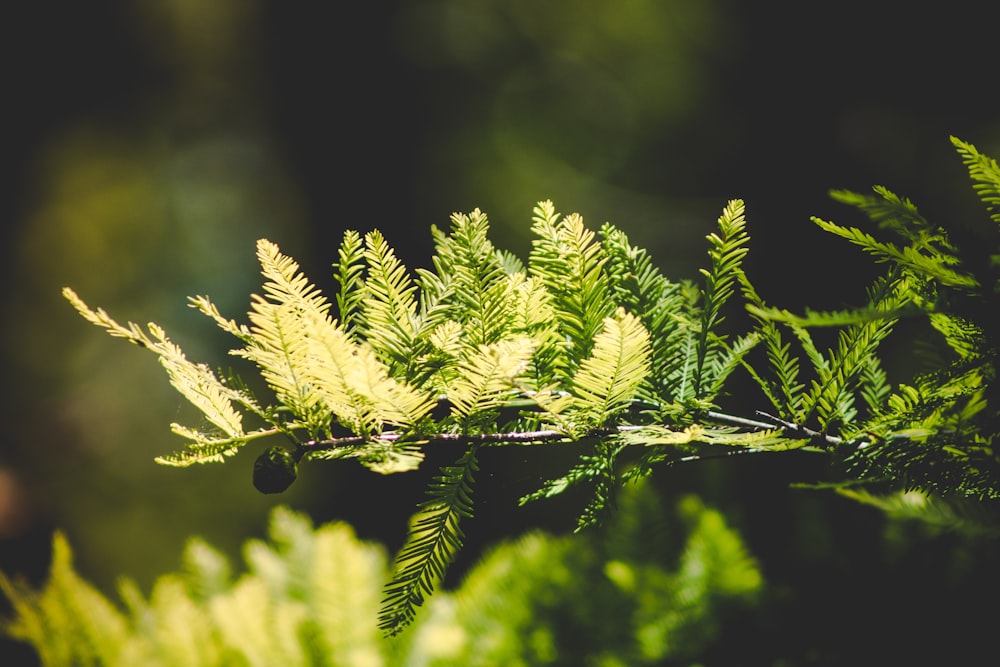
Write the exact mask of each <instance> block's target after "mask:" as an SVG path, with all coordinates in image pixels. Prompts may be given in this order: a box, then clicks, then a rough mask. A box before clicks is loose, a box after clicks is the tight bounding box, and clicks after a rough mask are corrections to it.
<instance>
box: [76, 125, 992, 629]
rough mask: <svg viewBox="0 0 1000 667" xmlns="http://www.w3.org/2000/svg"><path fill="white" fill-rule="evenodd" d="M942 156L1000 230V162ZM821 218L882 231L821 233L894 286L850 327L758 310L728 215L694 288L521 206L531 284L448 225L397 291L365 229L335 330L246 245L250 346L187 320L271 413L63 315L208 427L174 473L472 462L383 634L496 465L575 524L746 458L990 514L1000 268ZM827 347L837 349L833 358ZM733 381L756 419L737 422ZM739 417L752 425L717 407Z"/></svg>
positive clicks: (131, 333) (876, 203)
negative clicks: (153, 370)
mask: <svg viewBox="0 0 1000 667" xmlns="http://www.w3.org/2000/svg"><path fill="white" fill-rule="evenodd" d="M952 142H953V144H954V146H955V147H956V149H957V151H958V153H959V155H960V156H961V158H962V159H963V161H964V162H965V164H966V166H967V167H968V170H969V173H970V175H971V178H972V180H973V184H974V185H973V187H974V189H975V192H976V193H977V194H978V196H979V198H980V199H981V201H982V202H983V203H984V204H985V205H986V207H987V212H988V214H989V216H990V217H991V219H992V220H993V222H994V223H1000V210H998V208H997V207H998V202H1000V169H998V167H997V163H996V162H995V161H994V160H992V159H990V158H988V157H986V156H984V155H982V154H980V153H979V152H978V151H977V150H976V149H975V148H974V147H973V146H972V145H970V144H967V143H965V142H962V141H960V140H958V139H955V138H953V139H952ZM832 196H833V197H834V198H835V199H836V200H838V201H840V202H843V203H845V204H848V205H850V206H853V207H855V208H857V209H859V210H860V211H861V212H863V213H864V214H865V215H866V216H867V217H868V218H870V220H871V222H872V223H873V227H874V228H873V229H872V230H870V231H866V230H862V229H859V228H854V227H846V226H842V225H839V224H836V223H833V222H829V221H826V220H821V219H818V218H817V219H814V222H815V224H816V225H817V226H818V227H819V228H820V229H822V230H824V231H826V232H828V233H830V234H833V235H834V236H837V237H840V238H842V239H845V240H846V241H848V242H850V243H853V244H855V245H857V246H858V247H859V248H860V250H861V251H863V252H864V253H867V254H868V255H870V256H871V257H872V259H873V260H874V261H875V262H876V263H877V264H878V265H879V266H883V267H884V271H883V272H882V274H881V275H880V276H879V277H878V278H877V279H875V280H874V281H873V283H872V284H871V285H870V286H869V288H868V290H867V298H866V300H865V303H864V304H863V305H862V306H860V307H858V308H855V309H850V310H841V311H835V312H827V311H814V310H808V309H807V310H806V311H805V312H804V313H803V314H794V313H792V312H789V311H788V310H784V309H780V308H776V307H773V306H771V305H769V304H768V303H766V302H765V301H764V300H763V298H762V297H761V296H760V295H759V294H758V292H757V290H756V289H755V287H754V286H753V283H752V282H751V280H750V278H749V276H748V275H747V274H746V272H745V271H744V268H743V260H744V258H745V257H746V255H747V252H748V249H749V235H748V232H747V220H746V212H745V208H744V203H743V202H742V201H740V200H733V201H730V202H729V203H728V204H727V205H726V206H725V207H724V209H723V211H722V213H721V215H720V216H719V218H718V223H717V228H716V230H715V231H714V232H713V233H711V234H709V235H708V237H707V240H708V257H707V262H706V266H705V268H704V269H702V271H701V276H700V279H699V280H676V281H675V280H670V279H668V278H667V277H665V276H664V275H663V274H662V273H661V272H660V270H659V269H657V268H656V266H655V264H654V262H653V259H652V258H651V257H650V256H649V254H648V253H647V252H646V251H645V250H643V249H642V248H638V247H636V246H634V245H632V244H631V243H630V242H629V240H628V238H627V236H626V235H625V233H624V232H622V231H621V230H620V229H618V228H617V227H614V226H613V225H611V224H610V223H605V224H604V225H603V226H602V227H601V228H600V229H599V230H598V231H597V232H595V231H592V230H591V229H589V228H588V227H586V226H585V224H584V221H583V218H582V217H581V216H580V215H578V214H570V215H561V214H559V213H558V212H557V211H556V209H555V207H554V205H553V204H552V203H551V202H548V201H545V202H541V203H539V204H538V206H537V207H536V208H535V210H534V216H533V224H532V227H531V231H532V232H533V235H534V240H533V245H532V248H531V251H530V254H529V256H528V258H527V261H526V262H524V261H522V260H521V259H520V258H518V257H516V256H514V255H512V254H511V253H509V252H506V251H503V250H501V249H498V248H496V247H494V245H493V244H492V242H491V241H490V240H489V237H488V232H489V225H488V221H487V217H486V215H485V214H484V213H482V212H481V211H479V210H475V211H473V212H471V213H469V214H455V215H453V216H452V218H451V226H450V228H449V229H448V230H447V231H445V230H441V229H438V228H436V227H435V228H432V230H431V233H432V235H433V239H434V242H435V253H434V256H433V258H432V263H431V268H428V269H417V270H415V271H409V270H408V269H407V268H406V267H405V266H404V265H403V264H402V263H401V262H400V260H399V259H398V258H397V257H396V255H395V254H394V252H393V250H392V248H391V247H390V246H389V245H388V243H387V241H386V239H385V238H384V237H383V236H382V234H381V233H379V232H378V231H373V232H370V233H368V234H366V235H364V236H363V237H362V236H360V235H359V234H358V233H356V232H353V231H348V232H346V233H345V234H344V237H343V242H342V243H341V245H340V248H339V250H338V253H337V262H336V263H335V265H334V276H335V277H336V279H337V281H338V283H339V292H338V294H337V295H336V306H337V308H336V311H334V309H333V306H332V304H331V302H330V301H328V300H327V299H326V297H324V296H323V295H322V294H321V293H320V292H319V291H318V290H317V289H316V288H315V287H314V286H313V285H312V283H310V282H309V280H308V279H307V278H306V277H305V276H304V275H303V274H302V273H301V271H300V269H299V266H298V265H297V264H296V263H295V261H294V260H292V259H291V258H289V257H287V256H285V255H283V254H282V253H281V252H280V250H279V248H278V247H277V246H276V245H275V244H273V243H271V242H270V241H267V240H261V241H260V242H259V243H258V245H257V256H258V259H259V261H260V265H261V270H262V274H263V277H264V284H263V288H262V293H261V294H255V295H253V296H252V297H251V303H250V311H249V314H248V321H249V323H248V324H243V323H239V322H237V321H235V320H232V319H228V318H227V317H226V316H224V315H222V314H221V313H220V312H219V311H218V309H217V308H216V307H215V305H214V304H213V303H212V301H211V300H210V299H209V298H208V297H206V296H198V297H194V298H192V299H191V300H190V305H191V306H192V307H193V308H195V309H197V310H199V311H200V312H201V313H203V314H205V315H206V316H208V317H210V318H212V319H213V320H214V321H215V322H216V323H217V324H218V325H219V327H220V328H221V329H223V330H224V331H226V332H227V333H229V334H230V335H232V336H233V337H235V338H236V339H237V341H238V342H239V346H238V347H236V348H235V349H234V350H233V351H232V354H234V355H235V356H238V357H242V358H244V359H245V360H247V361H248V362H250V363H251V364H252V365H253V366H255V367H256V369H257V370H258V371H259V373H260V375H261V376H262V378H263V380H264V382H265V383H266V385H267V386H268V387H269V388H270V392H269V393H268V395H267V396H266V397H261V396H255V395H253V394H251V393H250V391H249V390H248V389H246V385H244V384H243V383H242V382H238V381H233V380H229V379H226V378H225V377H224V376H223V375H222V374H220V373H217V372H215V371H213V370H212V369H210V368H209V367H207V366H205V365H203V364H198V363H195V362H192V361H190V360H188V359H187V358H186V357H185V355H184V353H183V352H182V351H181V349H180V348H178V347H177V346H176V345H175V344H174V343H172V342H171V341H170V339H169V338H168V337H167V335H166V334H165V332H164V330H163V329H162V328H161V327H159V326H158V325H155V324H150V325H148V327H146V328H143V327H140V326H138V325H136V324H134V323H129V324H127V325H121V324H119V323H118V322H116V321H115V320H114V319H112V318H111V317H110V316H109V315H108V314H107V313H106V312H105V311H104V310H102V309H100V308H98V309H92V308H90V307H89V306H88V305H86V303H85V302H84V301H83V300H82V299H81V298H80V297H78V296H77V295H76V294H75V293H74V292H73V291H72V290H70V289H69V288H67V289H65V291H64V294H65V296H66V298H67V299H69V301H70V302H71V303H72V304H73V306H74V307H76V309H77V310H78V311H79V312H80V313H81V314H82V315H83V317H85V318H86V319H87V320H89V321H90V322H92V323H94V324H96V325H98V326H100V327H102V328H104V329H106V330H107V331H108V333H110V334H111V335H112V336H116V337H120V338H124V339H126V340H128V341H130V342H132V343H135V344H137V345H139V346H140V347H143V348H146V349H147V350H149V351H151V352H153V353H154V354H156V355H157V357H158V358H159V360H160V363H161V364H162V365H163V366H164V368H165V369H166V371H167V375H168V377H169V380H170V382H171V383H172V384H173V386H174V387H176V389H177V390H178V391H179V392H180V393H181V394H182V395H183V396H185V397H186V398H187V399H188V400H189V401H190V402H191V403H192V404H193V405H194V406H195V407H197V408H198V409H199V410H200V411H201V412H202V413H203V415H204V420H203V422H202V423H203V424H205V425H204V426H202V427H200V428H193V427H188V426H181V425H178V424H174V425H173V426H172V428H173V430H174V432H175V433H177V434H178V435H180V436H181V437H182V438H184V439H185V440H186V441H187V445H186V448H184V449H183V450H181V451H179V452H176V453H173V454H168V455H164V456H160V457H159V458H157V459H156V460H157V461H158V462H159V463H162V464H164V465H170V466H180V467H183V466H190V465H193V464H198V463H208V462H217V461H223V460H224V459H226V458H227V457H230V456H233V455H235V454H237V453H238V452H239V451H240V449H241V448H242V447H243V446H244V445H246V444H247V443H248V442H251V441H253V440H258V439H262V438H275V439H277V441H278V444H275V445H273V446H272V447H271V448H270V449H268V450H267V452H265V453H264V454H263V455H261V457H260V459H258V461H257V465H256V466H255V470H254V482H255V484H256V485H257V487H258V488H259V489H260V490H261V491H263V492H265V493H270V492H278V491H281V490H284V488H286V487H287V486H288V485H289V484H290V483H292V481H293V480H294V479H295V471H296V468H297V466H299V465H302V464H303V463H305V462H307V461H311V460H317V459H356V460H357V461H358V462H360V463H361V464H363V465H364V466H366V467H367V468H369V469H370V470H372V471H374V472H376V473H382V474H389V473H402V472H405V471H409V470H413V469H415V468H416V467H417V466H418V465H420V462H421V460H422V458H423V456H424V454H425V452H426V451H427V448H429V447H433V446H435V445H436V444H440V443H443V442H449V441H450V442H454V443H461V445H462V451H461V454H460V455H459V456H458V458H457V460H456V461H455V463H454V464H453V465H447V466H444V467H443V469H442V470H441V472H440V475H438V476H437V477H436V478H435V479H434V481H433V482H432V485H431V487H430V489H429V490H428V495H427V498H426V499H425V500H424V501H423V502H422V503H421V504H420V505H419V513H418V515H417V518H416V519H415V520H414V521H413V522H412V524H411V529H410V535H409V538H408V541H407V543H406V544H405V546H404V547H403V549H402V550H401V551H400V553H399V555H398V557H397V560H396V564H395V569H394V574H393V575H392V576H391V578H390V580H389V582H388V583H387V585H386V587H385V591H384V599H383V601H382V607H381V610H380V612H379V618H380V625H381V628H382V629H383V630H384V631H385V632H387V633H389V634H395V633H397V632H399V631H400V630H401V629H402V628H403V627H405V626H406V625H407V624H408V623H409V622H410V621H412V619H413V618H414V614H415V610H416V608H417V607H418V606H419V605H420V604H422V603H423V601H424V599H425V597H426V595H427V594H429V593H430V592H431V591H432V590H433V589H434V586H435V582H437V581H438V580H439V579H440V577H441V575H442V573H443V572H444V570H445V568H446V567H447V565H448V564H449V562H450V561H451V559H452V557H453V555H454V553H455V551H456V550H458V549H459V548H461V546H462V541H463V533H462V527H461V523H462V521H463V520H466V519H469V518H470V517H471V516H472V514H473V487H474V480H475V475H476V472H477V470H478V460H477V456H478V453H479V452H480V451H481V450H482V448H485V447H497V446H504V445H517V446H526V445H544V444H552V443H562V446H563V447H566V446H567V445H569V444H570V443H571V446H573V447H575V448H576V450H577V451H578V460H577V462H576V463H575V464H573V465H572V466H571V467H570V468H569V469H568V470H567V471H566V472H565V474H564V475H561V476H559V477H557V478H555V479H549V480H539V488H538V490H537V491H536V492H534V493H530V494H528V495H526V496H525V497H524V498H523V499H522V504H523V503H528V502H531V501H534V500H538V499H541V498H547V497H552V496H555V495H558V494H560V493H562V492H564V491H565V490H566V489H568V488H570V487H573V486H575V485H581V484H583V485H589V487H590V489H591V490H592V493H591V496H590V500H589V501H588V502H587V503H586V505H585V507H584V508H583V509H582V511H581V514H580V518H579V520H578V528H584V527H587V526H589V525H591V524H594V523H596V522H598V521H600V519H601V518H602V516H603V514H604V513H605V510H606V509H607V508H609V507H611V506H612V504H613V502H612V501H613V497H614V493H615V489H616V488H617V487H619V486H620V484H621V482H622V481H623V480H624V481H637V480H639V479H641V478H643V477H645V476H647V475H649V474H650V473H651V472H652V471H653V470H655V469H657V468H658V467H660V466H664V465H674V464H677V463H680V462H685V461H690V460H694V459H697V458H704V457H711V456H722V455H728V454H737V453H740V454H745V453H759V452H776V451H787V450H805V451H811V452H816V453H818V454H822V455H825V456H826V457H828V458H829V460H830V462H831V468H832V469H833V470H834V471H835V472H836V476H835V478H834V479H833V480H832V481H831V482H830V483H829V485H830V486H831V487H833V488H836V489H839V490H843V491H845V493H847V494H848V495H851V496H852V497H857V496H858V494H859V493H860V492H864V493H867V494H871V493H874V494H875V495H877V496H889V495H891V494H894V493H904V492H910V493H912V492H919V493H922V494H925V495H927V496H929V497H931V496H933V497H935V498H938V499H943V500H944V501H946V502H952V501H953V502H955V503H958V504H961V503H967V502H981V501H987V500H992V499H996V498H998V497H1000V457H998V455H997V453H996V450H995V448H994V440H995V439H996V437H997V433H1000V428H998V427H1000V424H998V411H997V403H998V400H1000V397H998V396H997V385H996V382H995V379H996V378H995V375H996V355H997V350H998V346H997V335H998V332H997V330H996V326H997V325H996V319H997V318H996V313H997V312H1000V309H998V306H1000V302H998V297H1000V287H998V286H1000V282H998V280H997V275H996V274H997V268H998V266H1000V249H998V248H997V244H996V243H994V244H993V245H992V246H991V248H990V249H988V250H987V251H986V252H985V253H983V250H982V248H981V247H980V248H972V249H969V250H967V251H966V253H965V254H962V255H960V253H959V251H958V249H957V248H956V246H955V245H953V243H952V242H951V241H950V240H949V237H948V235H947V233H946V232H945V230H944V229H943V228H941V227H938V226H934V225H932V224H931V223H930V222H928V221H927V220H925V219H924V217H923V216H922V215H921V214H920V213H919V212H918V210H917V208H916V207H915V206H914V205H913V204H912V203H911V202H910V201H909V200H908V199H905V198H902V197H899V196H897V195H895V194H893V193H892V192H890V191H889V190H887V189H886V188H883V187H876V188H874V190H873V192H872V193H870V194H858V193H853V192H844V191H836V192H833V193H832ZM976 253H980V254H981V255H982V256H981V257H980V256H977V255H976ZM741 305H742V306H743V308H742V312H743V313H745V317H742V318H737V317H736V315H739V314H740V313H741V309H740V306H741ZM903 318H907V319H908V320H916V321H919V322H920V323H922V326H925V327H926V328H927V330H928V332H930V333H932V334H933V336H934V337H933V338H932V339H931V340H930V343H929V344H928V345H927V346H925V347H927V349H928V350H930V351H931V352H932V354H928V355H927V356H928V362H929V364H930V365H929V366H928V367H927V369H926V370H922V371H920V372H919V373H917V374H915V376H914V377H913V378H905V382H904V383H898V382H897V383H895V384H893V383H891V382H890V380H889V377H888V373H887V371H886V370H885V368H884V363H883V362H884V353H883V346H884V345H885V344H886V342H887V341H890V340H893V336H894V331H895V330H896V328H897V326H896V325H897V323H899V322H900V320H901V319H903ZM740 327H743V329H744V330H743V331H742V332H741V331H740ZM818 329H824V330H831V329H832V330H834V331H835V334H834V335H833V337H832V338H831V340H833V341H834V342H833V344H832V345H831V346H830V347H828V348H824V346H823V345H821V344H820V343H819V342H818V340H819V339H820V338H821V337H820V336H819V335H818V333H817V330H818ZM826 337H828V336H827V335H826V334H824V335H823V338H826ZM737 371H741V372H743V373H746V374H748V375H749V377H750V378H752V380H753V381H754V383H755V384H756V386H757V387H758V388H759V390H760V394H759V398H757V397H747V396H739V397H737V398H738V399H739V400H738V401H734V400H733V398H732V396H731V395H730V393H729V392H728V388H729V386H730V379H731V378H732V377H733V376H734V373H736V372H737ZM754 400H759V401H760V403H759V405H760V407H759V409H755V410H753V411H752V413H751V414H739V413H737V411H736V410H733V409H731V408H729V407H728V406H729V405H745V404H747V403H748V401H754ZM248 423H253V424H254V425H253V426H248V425H247V424H248ZM865 497H866V498H867V497H869V496H865Z"/></svg>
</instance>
